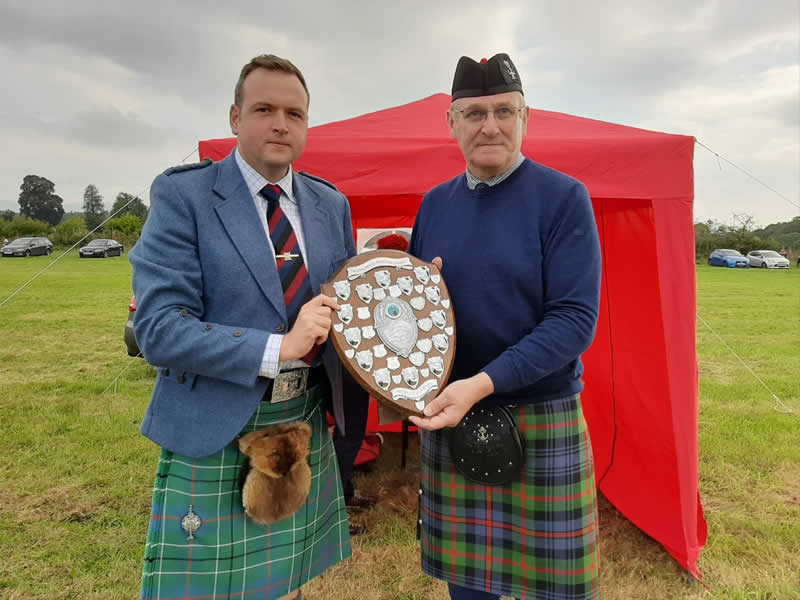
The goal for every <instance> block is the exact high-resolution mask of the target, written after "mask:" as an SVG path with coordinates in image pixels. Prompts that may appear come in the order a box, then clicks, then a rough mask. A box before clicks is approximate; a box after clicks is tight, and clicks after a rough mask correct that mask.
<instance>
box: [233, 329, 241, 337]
mask: <svg viewBox="0 0 800 600" xmlns="http://www.w3.org/2000/svg"><path fill="white" fill-rule="evenodd" d="M233 337H242V332H241V331H239V330H238V329H237V330H236V331H234V332H233Z"/></svg>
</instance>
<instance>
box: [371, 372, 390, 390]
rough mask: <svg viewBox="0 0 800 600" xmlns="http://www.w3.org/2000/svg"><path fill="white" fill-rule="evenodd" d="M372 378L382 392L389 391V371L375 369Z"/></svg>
mask: <svg viewBox="0 0 800 600" xmlns="http://www.w3.org/2000/svg"><path fill="white" fill-rule="evenodd" d="M372 376H373V377H374V378H375V383H376V384H377V385H378V387H379V388H381V389H382V390H388V389H389V379H390V375H389V369H376V370H375V372H374V373H373V374H372Z"/></svg>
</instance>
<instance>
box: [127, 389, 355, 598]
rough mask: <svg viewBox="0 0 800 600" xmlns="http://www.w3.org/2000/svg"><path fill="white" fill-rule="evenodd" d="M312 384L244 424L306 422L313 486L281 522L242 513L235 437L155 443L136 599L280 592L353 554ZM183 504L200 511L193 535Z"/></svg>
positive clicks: (265, 406)
mask: <svg viewBox="0 0 800 600" xmlns="http://www.w3.org/2000/svg"><path fill="white" fill-rule="evenodd" d="M319 389H320V388H319V387H317V388H313V389H312V390H311V391H309V392H307V393H306V394H303V395H302V396H298V397H297V398H294V399H292V400H289V401H288V402H282V403H277V404H270V403H269V402H262V403H261V404H260V405H259V409H258V410H257V411H256V413H255V414H254V415H253V417H252V418H251V419H250V422H249V423H248V424H247V425H246V426H245V428H244V429H243V431H242V435H243V434H245V433H249V432H251V431H255V430H257V429H261V428H262V427H266V426H268V425H274V424H275V423H283V422H290V421H299V420H303V421H306V422H307V423H308V424H309V425H311V428H312V435H311V441H310V454H309V457H308V461H309V465H310V467H311V473H312V480H311V491H310V493H309V495H308V498H307V500H306V503H305V504H304V505H303V506H302V507H301V508H300V510H298V511H297V512H296V513H295V514H294V515H292V516H291V517H287V518H286V519H284V520H283V521H279V522H277V523H274V524H272V525H259V524H257V523H254V522H253V521H251V520H250V519H249V518H248V517H247V516H245V514H244V509H243V507H242V496H241V485H242V482H243V476H244V475H245V474H246V473H245V468H246V465H247V462H246V457H245V456H244V455H243V454H241V453H240V452H239V446H238V440H234V441H233V442H232V443H231V444H229V445H228V446H226V447H225V448H223V449H222V450H220V451H219V452H217V453H216V454H213V455H211V456H207V457H204V458H191V457H187V456H181V455H178V454H175V453H173V452H169V451H167V450H162V452H161V458H160V460H159V464H158V472H157V474H156V481H155V486H154V490H153V509H152V514H151V517H150V526H149V529H148V532H147V545H146V549H145V557H144V569H143V573H142V589H141V598H142V599H159V600H166V599H169V598H173V599H177V598H180V599H182V600H193V599H197V600H199V599H201V598H202V599H203V600H211V599H221V598H225V599H232V598H248V599H250V598H265V599H272V598H281V597H283V596H285V595H286V594H289V593H290V592H292V591H293V590H295V589H297V588H299V587H301V586H302V585H304V584H305V583H307V582H308V581H309V580H311V579H313V578H314V577H316V576H317V575H319V574H321V573H322V572H323V571H325V570H326V569H328V568H329V567H331V566H333V565H335V564H336V563H338V562H340V561H342V560H344V559H346V558H348V557H349V556H350V554H351V548H350V534H349V530H348V526H347V511H346V508H345V503H344V498H343V495H342V484H341V481H340V478H339V470H338V466H337V462H336V455H335V454H334V449H333V442H332V440H331V437H330V433H329V431H328V428H327V422H326V418H325V412H324V408H323V403H322V394H321V393H320V391H319ZM190 511H191V512H192V513H194V514H196V515H197V516H198V517H199V519H200V526H199V528H198V529H197V531H195V532H193V534H192V535H193V538H194V539H191V540H189V539H187V538H188V537H189V534H188V532H187V531H186V530H184V528H183V527H182V526H181V521H182V519H183V518H184V517H185V516H186V515H187V514H188V513H189V512H190Z"/></svg>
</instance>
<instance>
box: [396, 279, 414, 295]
mask: <svg viewBox="0 0 800 600" xmlns="http://www.w3.org/2000/svg"><path fill="white" fill-rule="evenodd" d="M397 286H398V287H399V288H400V289H401V290H402V291H403V293H404V294H405V295H406V296H410V295H411V291H412V290H413V289H414V280H413V279H411V277H410V276H409V275H405V276H404V277H398V278H397Z"/></svg>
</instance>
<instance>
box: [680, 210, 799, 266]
mask: <svg viewBox="0 0 800 600" xmlns="http://www.w3.org/2000/svg"><path fill="white" fill-rule="evenodd" d="M733 221H734V224H733V225H726V224H724V223H720V222H719V221H714V220H709V221H705V222H703V223H695V224H694V245H695V254H696V257H697V260H705V259H706V258H708V255H709V254H711V252H713V251H714V250H715V249H717V248H730V249H732V250H738V251H739V252H741V253H742V254H747V253H748V252H750V251H751V250H775V251H776V252H779V251H781V250H786V252H787V253H788V254H789V256H791V257H796V256H798V255H800V216H798V217H794V218H793V219H792V220H791V221H785V222H780V223H773V224H772V225H767V226H766V227H763V228H757V227H756V226H755V219H754V218H753V217H751V216H750V215H736V214H735V215H733Z"/></svg>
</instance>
